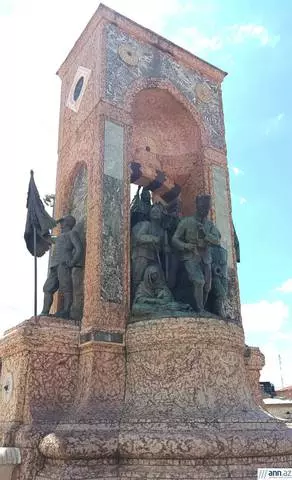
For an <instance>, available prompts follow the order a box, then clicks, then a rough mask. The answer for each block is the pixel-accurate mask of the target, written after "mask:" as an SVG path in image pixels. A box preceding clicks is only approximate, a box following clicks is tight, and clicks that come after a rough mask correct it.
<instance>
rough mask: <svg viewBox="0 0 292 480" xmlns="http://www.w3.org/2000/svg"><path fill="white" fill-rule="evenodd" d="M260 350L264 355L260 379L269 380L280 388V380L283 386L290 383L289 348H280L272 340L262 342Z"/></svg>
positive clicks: (291, 360) (290, 356)
mask: <svg viewBox="0 0 292 480" xmlns="http://www.w3.org/2000/svg"><path fill="white" fill-rule="evenodd" d="M260 350H261V352H262V353H263V354H264V356H265V366H264V368H263V369H262V372H261V380H262V381H270V382H271V383H273V384H274V385H275V387H276V389H279V388H282V382H283V385H284V387H285V386H288V385H292V369H291V364H292V352H291V350H290V351H289V350H288V349H282V348H281V349H280V348H278V347H277V346H276V345H275V343H274V342H272V341H271V342H268V343H266V344H263V345H262V346H261V347H260ZM279 355H280V358H279ZM280 362H281V367H280Z"/></svg>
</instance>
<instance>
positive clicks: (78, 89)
mask: <svg viewBox="0 0 292 480" xmlns="http://www.w3.org/2000/svg"><path fill="white" fill-rule="evenodd" d="M83 83H84V77H80V78H79V80H78V82H77V83H76V85H75V88H74V93H73V99H74V102H76V100H78V98H79V95H80V93H81V90H82V87H83Z"/></svg>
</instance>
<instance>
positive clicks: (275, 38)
mask: <svg viewBox="0 0 292 480" xmlns="http://www.w3.org/2000/svg"><path fill="white" fill-rule="evenodd" d="M174 41H175V42H177V43H178V44H179V45H182V46H184V47H186V48H188V49H190V50H192V51H193V52H194V53H196V54H199V55H202V54H206V53H207V52H208V51H209V52H214V51H218V50H222V49H224V48H226V47H230V46H231V45H236V44H237V45H240V44H248V43H249V42H257V44H258V45H259V46H261V47H275V46H276V45H277V43H278V42H279V41H280V36H279V35H274V34H272V33H270V32H269V31H268V29H267V28H266V27H265V26H263V25H257V24H243V25H231V26H226V27H224V28H222V29H220V30H218V31H217V32H215V33H212V35H209V34H208V33H207V32H204V31H202V30H199V29H198V28H193V27H184V28H181V29H180V30H179V31H178V33H177V34H176V36H175V38H174Z"/></svg>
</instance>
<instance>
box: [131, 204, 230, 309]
mask: <svg viewBox="0 0 292 480" xmlns="http://www.w3.org/2000/svg"><path fill="white" fill-rule="evenodd" d="M210 207H211V197H210V196H209V195H200V196H197V197H196V212H195V214H194V215H193V216H189V217H183V218H181V219H180V218H179V215H178V212H177V210H173V209H172V211H171V213H169V212H168V211H167V209H166V208H165V207H164V206H163V205H162V204H160V203H154V204H153V205H152V206H151V207H150V213H149V219H148V220H145V219H144V220H142V221H138V222H137V223H136V224H135V225H134V226H133V227H132V232H131V233H132V238H131V262H132V298H133V313H134V314H135V311H136V310H137V302H138V298H137V296H136V292H137V290H138V288H139V286H140V285H141V284H142V283H143V282H144V281H145V282H146V281H147V282H148V284H149V277H148V280H147V279H146V278H144V275H145V271H146V269H147V268H148V267H150V266H156V269H157V270H158V271H159V272H160V273H159V276H160V278H162V279H163V281H164V282H165V286H167V288H168V289H169V292H170V294H171V295H172V298H173V301H174V302H175V301H176V300H179V301H180V302H181V301H182V302H183V304H182V303H180V304H178V302H176V305H183V310H184V309H185V304H186V303H188V304H190V305H191V307H192V308H193V309H194V310H195V311H196V312H197V313H203V312H204V311H205V310H208V311H210V312H211V313H214V314H217V315H220V316H225V312H224V299H225V297H226V294H227V252H226V250H225V249H224V248H223V247H221V246H220V239H221V235H220V232H219V230H218V229H217V227H216V226H215V225H214V223H213V222H212V221H211V220H209V219H208V214H209V211H210ZM173 211H175V212H176V213H175V215H173ZM148 273H149V271H148ZM160 284H161V282H160ZM140 290H141V287H140ZM142 290H143V288H142ZM179 292H181V294H179ZM152 303H153V302H152ZM158 303H161V302H157V304H158Z"/></svg>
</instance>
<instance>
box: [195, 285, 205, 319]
mask: <svg viewBox="0 0 292 480" xmlns="http://www.w3.org/2000/svg"><path fill="white" fill-rule="evenodd" d="M203 296H204V295H203V287H202V286H201V285H195V287H194V297H195V300H196V305H197V310H198V312H203V311H204V301H203Z"/></svg>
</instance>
